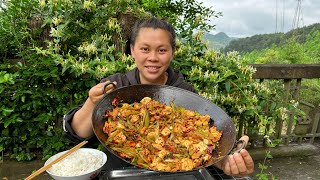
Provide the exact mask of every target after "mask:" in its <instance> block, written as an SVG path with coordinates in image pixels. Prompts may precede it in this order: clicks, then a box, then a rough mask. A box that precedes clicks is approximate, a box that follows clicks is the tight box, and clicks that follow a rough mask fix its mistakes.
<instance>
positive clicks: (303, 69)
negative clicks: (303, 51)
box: [249, 64, 320, 79]
mask: <svg viewBox="0 0 320 180" xmlns="http://www.w3.org/2000/svg"><path fill="white" fill-rule="evenodd" d="M249 66H252V67H254V68H256V70H257V71H256V72H255V73H254V74H253V78H254V79H301V78H306V79H312V78H320V64H249Z"/></svg>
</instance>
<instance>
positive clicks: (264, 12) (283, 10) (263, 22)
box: [198, 0, 320, 37]
mask: <svg viewBox="0 0 320 180" xmlns="http://www.w3.org/2000/svg"><path fill="white" fill-rule="evenodd" d="M198 1H200V2H203V3H204V5H205V6H207V7H212V8H213V10H214V11H217V12H222V14H223V16H221V17H219V18H213V19H212V21H211V23H212V24H215V25H216V27H215V28H216V30H213V31H211V33H212V34H216V33H218V32H225V33H226V34H227V35H228V36H232V37H247V36H252V35H255V34H269V33H274V32H287V31H289V30H292V29H293V27H297V26H298V27H302V26H308V25H310V24H314V23H320V0H301V6H300V7H301V8H300V13H295V12H296V9H297V7H299V6H298V0H198ZM295 14H296V17H299V18H294V17H295ZM294 19H296V21H294ZM298 20H299V21H298ZM294 22H295V23H294ZM276 24H277V25H276Z"/></svg>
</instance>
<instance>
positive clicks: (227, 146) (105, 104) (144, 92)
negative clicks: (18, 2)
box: [92, 85, 236, 168]
mask: <svg viewBox="0 0 320 180" xmlns="http://www.w3.org/2000/svg"><path fill="white" fill-rule="evenodd" d="M144 97H150V98H152V99H154V100H157V101H159V102H160V103H164V104H167V105H169V103H170V102H173V103H174V104H175V106H180V107H184V108H186V109H190V110H194V111H197V112H199V113H200V114H208V115H210V117H211V120H210V121H211V122H210V126H212V125H214V126H216V127H217V129H218V130H219V131H222V137H221V139H220V141H219V145H218V148H217V152H218V153H217V154H214V155H213V158H211V160H210V161H209V162H208V163H207V164H205V165H204V166H202V167H207V166H210V165H212V164H214V163H216V162H218V161H219V160H221V159H222V158H223V157H224V156H226V155H228V154H229V153H230V152H231V150H232V149H233V146H234V144H235V141H236V140H235V139H236V132H235V126H234V124H233V123H232V121H231V118H230V117H229V116H228V115H227V114H226V113H225V112H224V111H223V110H222V109H221V108H219V107H218V106H217V105H215V104H214V103H212V102H211V101H209V100H207V99H205V98H203V97H201V96H199V95H198V94H195V93H192V92H190V91H187V90H184V89H180V88H176V87H172V86H166V85H132V86H127V87H122V88H118V89H116V90H114V91H112V92H110V93H109V94H105V95H104V97H103V98H102V99H101V100H100V102H99V103H98V104H97V105H96V107H95V109H94V111H93V115H92V124H93V130H94V133H95V135H96V136H97V138H98V139H99V141H100V142H101V143H102V144H103V145H104V146H105V148H106V149H107V150H108V151H109V152H110V153H112V154H114V155H116V156H117V157H118V158H120V159H122V158H121V157H120V156H118V155H117V153H116V152H113V150H111V149H110V148H108V146H106V145H105V144H106V143H105V142H107V139H108V135H107V134H105V133H104V132H103V130H102V129H103V126H104V123H105V119H104V118H103V116H104V115H105V112H106V110H109V111H112V109H113V108H114V106H112V104H111V103H112V101H113V100H114V98H118V99H120V100H122V101H123V102H125V103H129V104H131V103H134V102H140V100H141V99H143V98H144ZM217 157H219V158H217ZM122 160H124V161H125V162H127V163H129V164H131V163H130V162H128V161H127V160H125V159H122ZM135 166H137V165H135ZM141 168H144V167H141ZM199 168H201V167H199Z"/></svg>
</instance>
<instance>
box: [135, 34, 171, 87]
mask: <svg viewBox="0 0 320 180" xmlns="http://www.w3.org/2000/svg"><path fill="white" fill-rule="evenodd" d="M131 55H132V56H133V58H134V59H135V63H136V66H137V68H138V69H139V72H140V74H139V75H140V82H141V84H165V83H166V81H167V75H166V73H165V72H166V70H167V69H168V67H169V65H170V62H171V60H172V58H173V49H172V46H171V44H170V34H169V32H168V31H166V30H163V29H159V28H158V29H154V28H141V29H140V30H139V34H138V36H137V38H136V41H135V43H134V45H131Z"/></svg>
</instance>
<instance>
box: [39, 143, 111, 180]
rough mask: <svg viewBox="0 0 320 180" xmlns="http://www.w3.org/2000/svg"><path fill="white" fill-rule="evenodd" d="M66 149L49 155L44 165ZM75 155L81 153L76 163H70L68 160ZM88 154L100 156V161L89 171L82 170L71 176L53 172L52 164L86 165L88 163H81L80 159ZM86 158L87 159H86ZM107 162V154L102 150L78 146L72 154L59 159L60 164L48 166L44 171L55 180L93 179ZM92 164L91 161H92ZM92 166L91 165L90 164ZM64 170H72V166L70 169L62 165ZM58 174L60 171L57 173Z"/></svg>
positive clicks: (59, 165)
mask: <svg viewBox="0 0 320 180" xmlns="http://www.w3.org/2000/svg"><path fill="white" fill-rule="evenodd" d="M65 152H66V151H63V152H60V153H58V154H56V155H54V156H52V157H50V158H49V159H48V160H47V161H46V162H45V164H44V165H47V164H48V163H50V162H51V161H53V160H54V159H56V158H58V157H59V156H61V155H62V154H63V153H65ZM75 155H81V157H79V158H78V159H76V160H75V161H77V162H76V163H70V160H71V159H74V158H75V157H76V156H75ZM86 155H87V156H89V157H91V155H93V156H94V157H100V158H102V163H101V164H100V165H99V166H97V167H96V168H95V169H92V170H91V171H89V172H82V174H77V175H72V176H69V175H68V176H61V175H58V174H57V173H56V174H54V172H52V171H53V168H52V167H54V166H56V167H57V166H58V167H61V166H65V165H67V164H72V165H74V166H78V167H79V166H80V165H82V166H84V167H85V166H87V167H89V166H88V164H86V163H82V162H83V161H81V160H84V159H86V158H84V156H86ZM86 160H87V159H86ZM106 162H107V155H106V154H105V153H104V152H102V151H99V150H97V149H92V148H80V149H78V150H77V151H75V152H73V153H72V154H70V155H69V156H67V157H65V158H64V159H63V160H61V161H60V162H58V163H60V164H58V163H56V164H54V165H53V166H52V167H51V168H49V169H48V170H46V172H47V173H48V174H49V175H50V176H51V177H52V178H53V179H56V180H90V179H93V178H95V177H96V176H97V175H98V174H99V173H100V172H101V168H102V167H103V165H105V164H106ZM92 164H93V163H92ZM91 167H92V166H91ZM63 170H64V172H65V171H67V172H68V171H72V170H73V168H70V169H67V167H64V169H63ZM59 174H60V173H59Z"/></svg>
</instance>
